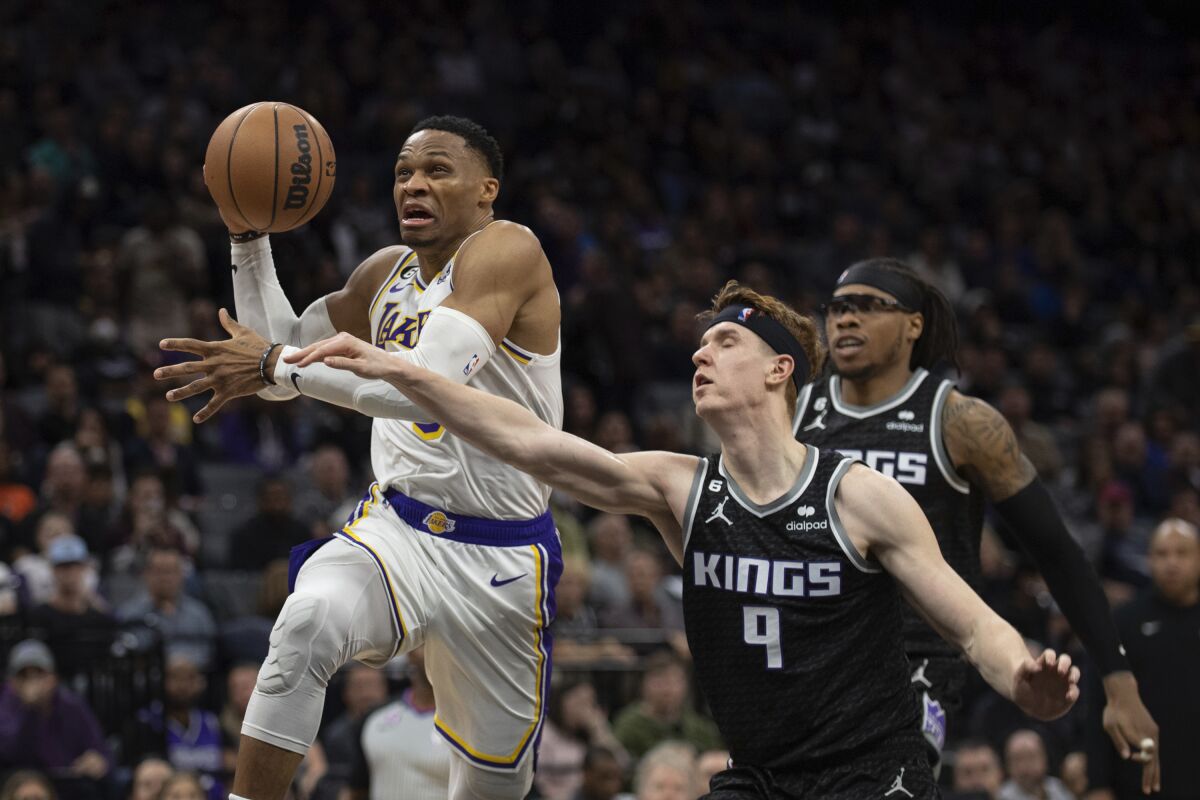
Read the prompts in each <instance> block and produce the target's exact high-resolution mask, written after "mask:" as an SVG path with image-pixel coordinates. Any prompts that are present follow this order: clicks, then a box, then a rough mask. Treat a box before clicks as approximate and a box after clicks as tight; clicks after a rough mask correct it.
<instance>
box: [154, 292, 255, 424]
mask: <svg viewBox="0 0 1200 800" xmlns="http://www.w3.org/2000/svg"><path fill="white" fill-rule="evenodd" d="M217 316H218V318H219V319H220V320H221V327H222V328H224V329H225V332H226V333H228V334H229V337H230V338H228V339H226V340H224V341H221V342H203V341H200V340H199V339H163V340H162V341H161V342H159V343H158V346H159V347H161V348H162V349H163V350H172V351H175V352H179V353H191V354H193V355H197V356H200V360H199V361H185V362H183V363H182V364H172V365H171V366H169V367H159V368H158V369H156V370H154V377H155V379H156V380H160V381H165V380H170V379H172V378H182V377H186V376H188V375H195V374H197V373H200V374H201V377H199V378H197V379H196V380H194V381H192V382H191V383H189V384H187V385H186V386H181V387H180V388H178V389H172V390H171V391H169V392H167V399H168V400H171V401H179V400H186V399H187V398H189V397H192V396H194V395H198V394H200V393H202V392H207V391H208V390H210V389H211V390H212V393H213V396H212V398H211V399H210V400H209V401H208V403H207V405H205V406H204V408H202V409H200V410H199V411H197V412H196V414H195V415H194V416H193V417H192V419H193V420H194V421H195V422H197V423H200V422H204V421H205V420H206V419H208V418H209V417H211V416H212V415H213V414H216V413H217V411H219V410H220V408H221V406H223V405H225V404H226V403H228V402H229V401H230V400H232V399H234V398H235V397H244V396H245V395H248V394H254V393H255V392H257V391H259V390H260V389H262V388H263V381H262V376H261V374H260V373H259V364H260V362H261V361H262V357H263V351H264V350H265V349H266V348H267V346H268V344H269V343H268V342H267V340H266V339H264V338H262V337H261V336H259V335H258V334H257V333H255V332H254V330H253V329H251V328H247V327H246V326H245V325H242V324H241V323H239V322H238V321H237V320H235V319H234V318H233V317H231V316H229V312H228V311H226V310H225V309H223V308H222V309H221V311H220V313H219V314H218V315H217Z"/></svg>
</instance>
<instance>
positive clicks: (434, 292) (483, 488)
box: [370, 248, 563, 520]
mask: <svg viewBox="0 0 1200 800" xmlns="http://www.w3.org/2000/svg"><path fill="white" fill-rule="evenodd" d="M455 256H456V257H457V253H456V254H455ZM453 270H454V259H453V258H452V259H450V261H449V262H447V264H446V266H445V267H444V268H443V269H442V271H441V272H440V273H438V274H437V276H436V277H434V279H433V280H432V281H431V282H430V284H429V285H428V286H426V285H425V284H424V283H423V282H422V280H421V270H420V268H419V266H418V265H417V255H416V253H414V252H413V251H412V250H410V249H408V248H405V249H404V254H403V255H402V256H401V257H400V259H399V260H398V261H397V262H396V266H395V267H394V268H393V269H392V272H391V274H390V275H389V276H388V279H387V280H386V281H385V282H384V283H383V286H381V287H380V289H379V291H378V292H377V293H376V295H375V297H374V299H373V300H372V301H371V311H370V314H371V341H372V343H373V344H374V345H375V346H376V347H382V348H384V349H385V350H411V349H412V348H413V347H415V346H416V344H417V340H418V338H419V337H420V335H421V328H423V327H424V325H425V320H426V319H428V317H429V312H430V311H432V310H433V309H434V308H436V307H437V306H438V305H439V304H440V303H442V302H443V301H444V300H445V299H446V298H447V297H448V296H449V295H450V293H451V292H452V291H454V277H453ZM561 354H562V342H561V338H560V340H559V344H558V346H557V347H556V348H555V350H554V352H553V353H552V354H550V355H537V354H534V353H529V352H526V351H524V350H523V349H521V348H520V347H518V346H517V345H515V344H513V343H512V342H510V341H508V340H507V339H505V340H503V341H502V342H501V343H500V346H499V347H498V348H496V352H495V353H493V354H492V357H491V360H489V361H488V363H487V364H485V365H484V366H483V368H482V369H479V370H478V371H476V372H475V374H474V375H472V376H471V379H470V381H469V383H470V385H471V386H474V387H475V388H477V389H482V390H483V391H485V392H488V393H490V394H494V395H496V396H497V397H504V398H507V399H509V400H513V401H515V402H517V403H519V404H520V405H522V406H524V407H525V408H527V409H529V410H530V411H532V412H533V413H534V414H536V415H537V417H538V418H539V419H541V420H542V421H543V422H546V423H547V424H549V425H553V426H554V427H555V428H562V419H563V400H562V380H561V377H560V375H559V358H560V356H561ZM371 466H372V469H373V471H374V473H375V479H376V480H377V481H378V482H379V485H380V486H382V487H384V488H394V489H396V490H398V491H400V492H403V493H404V494H406V495H408V496H409V497H412V498H414V499H416V500H419V501H421V502H423V503H426V504H428V505H431V506H434V507H436V508H439V509H442V510H444V511H448V512H450V513H454V514H461V515H464V516H468V517H483V518H486V519H497V520H518V519H519V520H525V519H533V518H534V517H537V516H539V515H540V514H542V513H543V512H544V511H545V510H546V506H547V504H548V502H549V499H550V488H549V487H548V486H546V485H545V484H543V483H540V482H539V481H537V480H535V479H533V478H532V477H530V476H529V475H526V474H525V473H523V472H521V471H520V470H517V469H515V468H513V467H510V466H509V465H507V464H504V463H502V462H500V461H497V460H496V459H494V458H492V457H491V456H488V455H485V454H484V453H482V452H481V451H479V450H477V449H476V448H474V447H472V446H471V445H469V444H467V443H466V442H464V441H462V440H461V439H459V438H458V437H457V436H455V435H454V434H452V433H450V432H448V431H447V430H446V429H445V428H443V427H442V426H441V425H438V424H437V423H436V422H432V423H428V424H426V423H417V422H405V421H404V420H396V419H376V420H375V421H374V425H373V426H372V429H371Z"/></svg>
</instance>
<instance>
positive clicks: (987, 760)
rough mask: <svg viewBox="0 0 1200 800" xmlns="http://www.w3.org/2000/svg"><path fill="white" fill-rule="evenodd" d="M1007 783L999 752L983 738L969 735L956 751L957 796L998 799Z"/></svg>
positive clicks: (961, 799) (956, 798)
mask: <svg viewBox="0 0 1200 800" xmlns="http://www.w3.org/2000/svg"><path fill="white" fill-rule="evenodd" d="M1003 784H1004V770H1003V769H1002V768H1001V767H1000V756H998V755H997V754H996V751H995V750H993V749H992V746H991V745H990V744H988V743H987V742H985V741H983V740H982V739H968V740H967V741H964V742H963V743H962V744H960V745H959V746H958V750H957V751H955V754H954V782H953V787H954V794H953V795H951V797H952V798H954V800H997V798H998V797H999V796H1000V787H1001V786H1002V785H1003Z"/></svg>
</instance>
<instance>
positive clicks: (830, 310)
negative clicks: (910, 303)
mask: <svg viewBox="0 0 1200 800" xmlns="http://www.w3.org/2000/svg"><path fill="white" fill-rule="evenodd" d="M888 311H899V312H901V313H904V314H912V313H915V312H914V311H913V310H912V309H911V308H908V307H907V306H905V305H902V304H901V303H899V302H897V301H895V300H888V299H887V298H886V297H878V296H876V295H873V294H841V295H838V296H837V297H834V298H832V299H830V300H829V301H828V302H825V303H821V313H822V314H824V315H825V316H827V317H840V316H841V315H842V314H849V313H854V314H883V313H885V312H888Z"/></svg>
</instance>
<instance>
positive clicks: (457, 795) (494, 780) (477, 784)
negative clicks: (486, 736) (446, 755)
mask: <svg viewBox="0 0 1200 800" xmlns="http://www.w3.org/2000/svg"><path fill="white" fill-rule="evenodd" d="M532 786H533V757H532V755H528V756H526V757H525V760H524V762H523V763H522V764H521V766H520V767H518V768H517V769H515V770H511V771H510V770H505V771H503V772H501V771H499V770H490V769H483V768H482V767H477V766H475V765H474V764H472V763H470V762H469V761H467V760H466V759H465V758H461V757H459V756H458V755H457V754H453V755H451V757H450V800H522V798H524V797H525V795H527V794H529V790H530V788H532Z"/></svg>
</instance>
